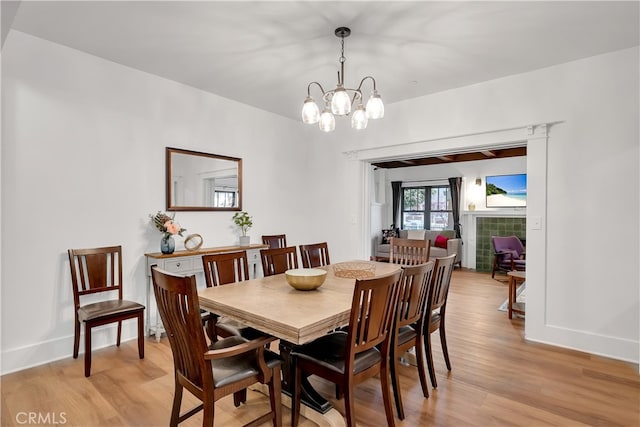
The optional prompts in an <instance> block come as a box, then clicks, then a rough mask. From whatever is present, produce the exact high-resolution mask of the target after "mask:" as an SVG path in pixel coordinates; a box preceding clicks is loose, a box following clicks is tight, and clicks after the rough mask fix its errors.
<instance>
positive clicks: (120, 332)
mask: <svg viewBox="0 0 640 427" xmlns="http://www.w3.org/2000/svg"><path fill="white" fill-rule="evenodd" d="M121 336H122V320H119V321H118V340H117V341H116V346H117V347H120V337H121Z"/></svg>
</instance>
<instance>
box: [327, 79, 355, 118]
mask: <svg viewBox="0 0 640 427" xmlns="http://www.w3.org/2000/svg"><path fill="white" fill-rule="evenodd" d="M331 111H332V112H333V114H335V115H336V116H346V115H347V114H349V113H350V112H351V99H350V98H349V94H348V93H347V91H346V90H344V86H342V85H338V86H337V87H336V88H335V90H334V92H333V97H332V98H331Z"/></svg>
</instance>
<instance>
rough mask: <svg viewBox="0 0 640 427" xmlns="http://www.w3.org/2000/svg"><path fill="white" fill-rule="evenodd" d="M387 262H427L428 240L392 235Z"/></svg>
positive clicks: (408, 263) (429, 247)
mask: <svg viewBox="0 0 640 427" xmlns="http://www.w3.org/2000/svg"><path fill="white" fill-rule="evenodd" d="M390 243H391V245H390V248H389V262H390V263H393V264H402V265H418V264H424V263H427V262H429V250H430V249H431V246H430V242H429V240H426V239H401V238H399V237H392V238H391V241H390Z"/></svg>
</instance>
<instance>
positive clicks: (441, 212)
mask: <svg viewBox="0 0 640 427" xmlns="http://www.w3.org/2000/svg"><path fill="white" fill-rule="evenodd" d="M425 218H427V219H428V223H425ZM452 228H453V212H452V210H451V192H450V191H449V186H447V185H444V186H433V187H405V188H403V189H402V229H403V230H421V229H427V230H447V229H452Z"/></svg>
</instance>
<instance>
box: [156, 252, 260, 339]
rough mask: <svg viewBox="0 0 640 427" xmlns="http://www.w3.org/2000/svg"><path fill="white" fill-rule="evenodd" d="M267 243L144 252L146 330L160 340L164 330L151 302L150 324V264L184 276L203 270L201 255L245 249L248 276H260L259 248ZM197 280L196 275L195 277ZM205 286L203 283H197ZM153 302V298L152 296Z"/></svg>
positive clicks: (251, 277)
mask: <svg viewBox="0 0 640 427" xmlns="http://www.w3.org/2000/svg"><path fill="white" fill-rule="evenodd" d="M268 247H269V246H268V245H262V244H254V245H249V246H221V247H217V248H206V249H197V250H195V251H186V250H185V251H175V252H174V253H172V254H163V253H161V252H153V253H148V254H144V256H145V257H146V258H147V290H146V297H147V309H146V310H145V311H146V312H147V319H146V328H147V329H146V330H147V334H148V335H149V336H151V334H152V332H153V333H155V335H156V340H157V341H160V336H161V335H162V332H164V327H163V326H162V322H161V321H160V317H159V316H158V309H157V307H156V305H155V304H153V309H154V310H153V311H154V313H155V322H154V324H153V325H152V324H151V295H153V283H152V281H151V266H152V265H157V266H158V268H160V269H162V270H165V271H168V272H170V273H175V274H182V275H185V276H188V275H191V274H197V273H201V272H203V271H204V267H203V266H202V255H209V254H221V253H228V252H235V251H242V250H245V251H247V263H248V264H249V278H250V279H255V278H257V277H262V262H261V260H260V249H266V248H268ZM196 280H197V277H196ZM198 285H199V286H200V285H201V286H203V287H204V286H205V284H204V283H198ZM154 302H155V298H154Z"/></svg>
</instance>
